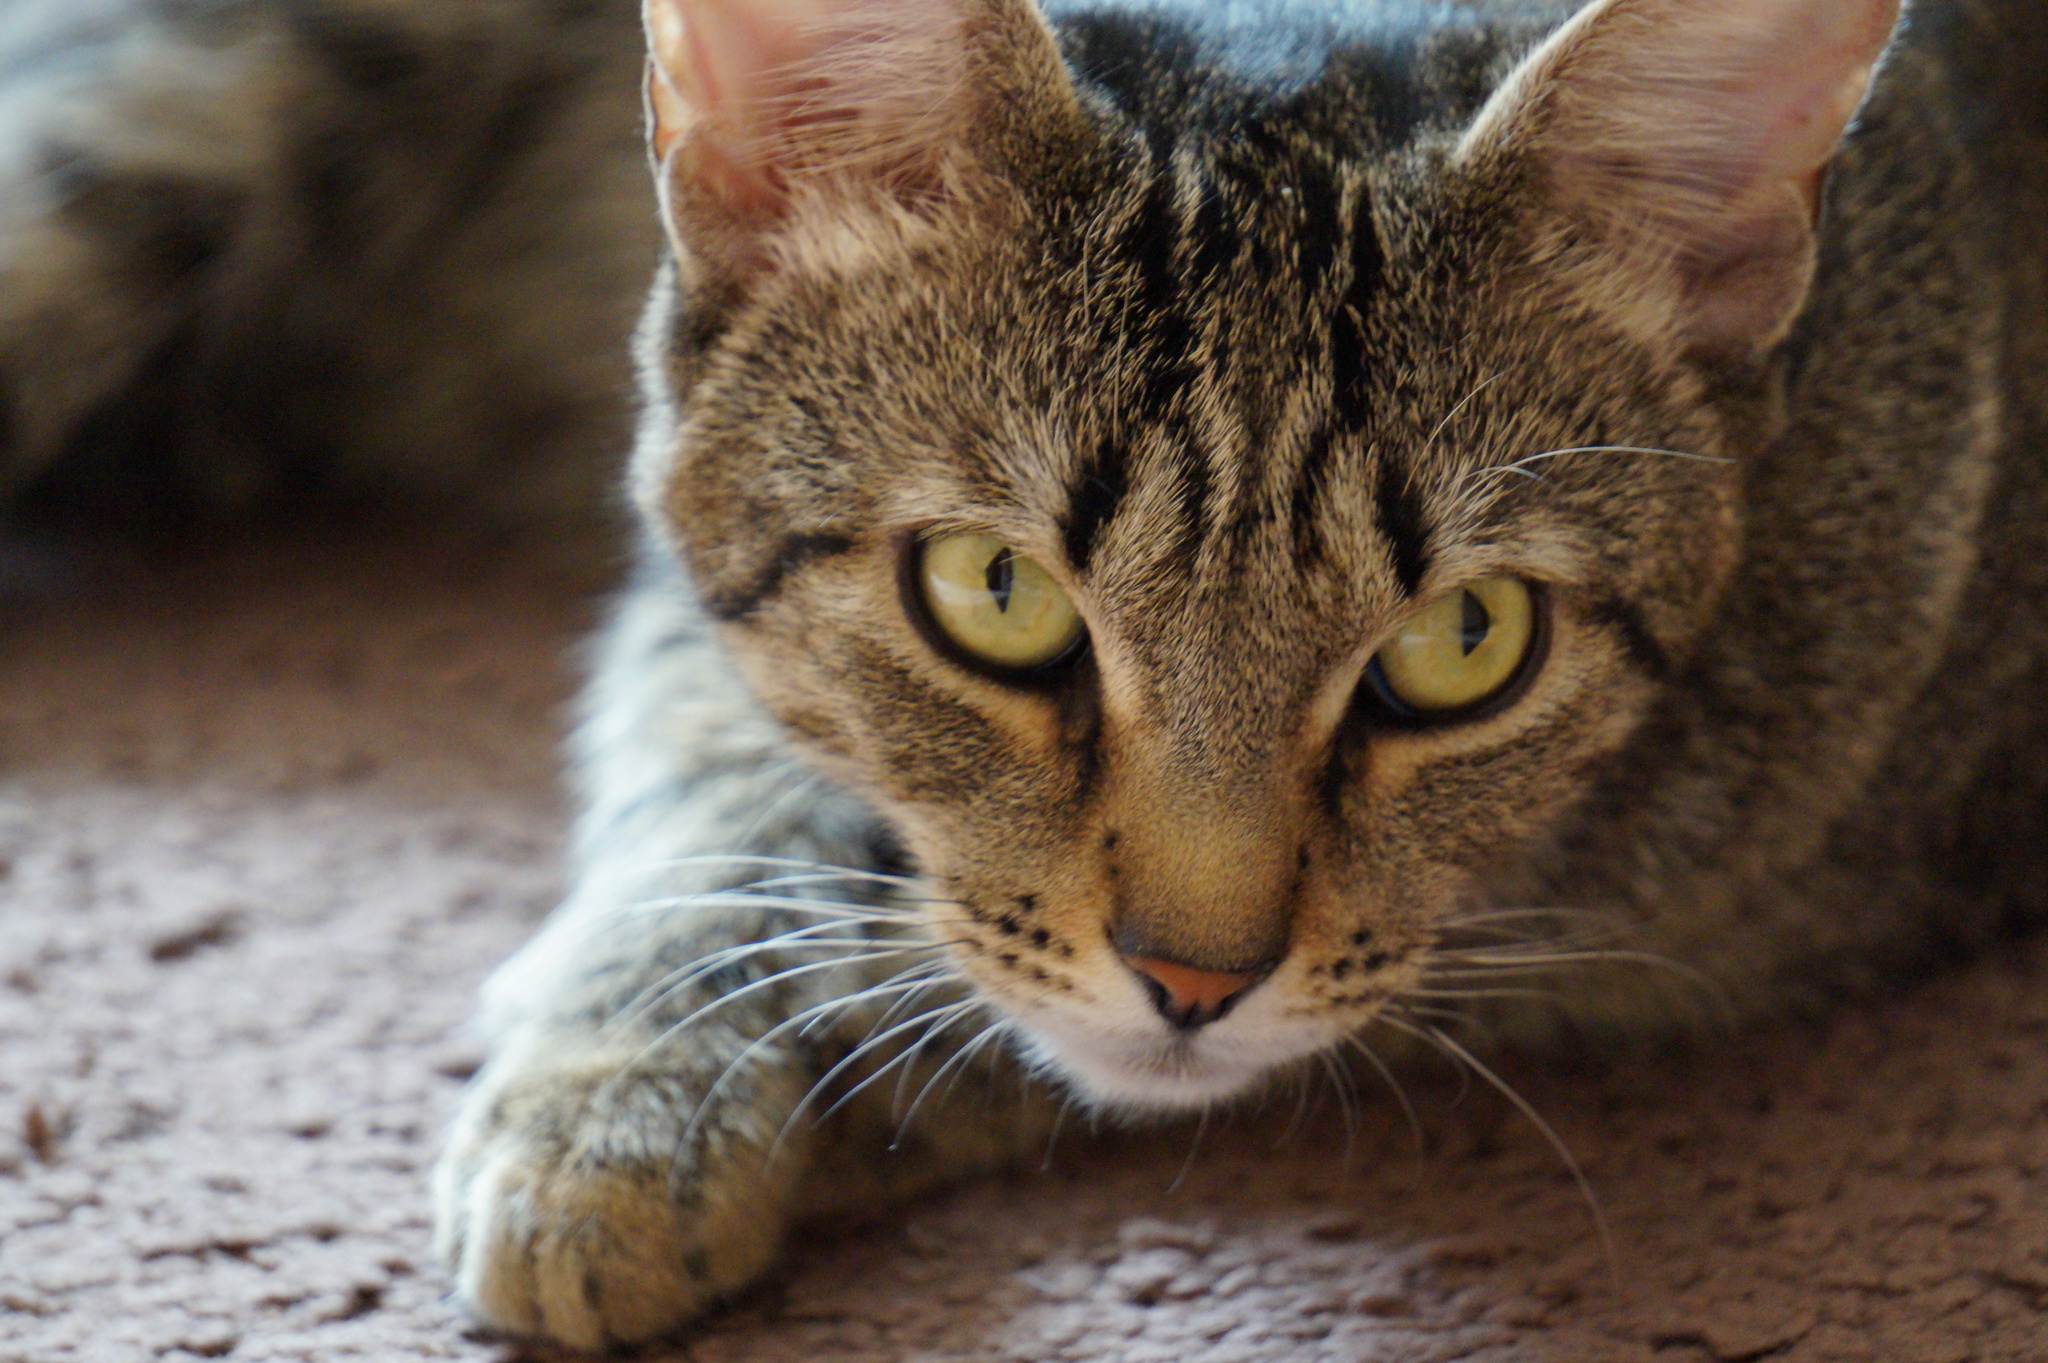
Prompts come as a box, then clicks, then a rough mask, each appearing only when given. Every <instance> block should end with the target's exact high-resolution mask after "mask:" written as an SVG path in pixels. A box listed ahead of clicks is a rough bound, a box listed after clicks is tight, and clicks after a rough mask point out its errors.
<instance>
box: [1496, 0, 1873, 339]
mask: <svg viewBox="0 0 2048 1363" xmlns="http://www.w3.org/2000/svg"><path fill="white" fill-rule="evenodd" d="M1898 14H1899V0H1593V3H1591V4H1589V5H1587V6H1586V8H1585V9H1584V10H1582V11H1580V13H1579V14H1578V15H1577V16H1576V17H1574V18H1573V19H1572V20H1571V21H1570V22H1568V23H1567V24H1565V25H1564V27H1563V28H1561V29H1559V30H1558V31H1557V32H1556V33H1555V34H1553V35H1552V36H1551V37H1550V39H1549V40H1548V41H1546V42H1544V43H1543V44H1542V45H1541V46H1539V47H1538V48H1537V49H1536V50H1535V51H1534V52H1533V53H1531V54H1530V55H1529V56H1528V57H1527V58H1525V59H1524V60H1523V61H1522V63H1521V64H1520V65H1519V66H1518V67H1516V68H1515V70H1514V72H1513V73H1512V74H1511V75H1510V76H1509V77H1508V79H1507V80H1506V81H1505V82H1503V83H1502V85H1501V87H1500V89H1499V90H1498V91H1496V92H1495V94H1494V96H1493V98H1492V99H1491V100H1489V101H1488V103H1487V104H1486V106H1485V107H1484V108H1483V109H1482V110H1481V112H1480V114H1479V117H1478V118H1477V119H1476V120H1475V121H1474V123H1473V125H1472V127H1471V129H1470V130H1469V131H1468V132H1467V133H1466V135H1465V137H1464V139H1463V141H1462V142H1461V143H1460V145H1459V148H1458V159H1459V160H1460V162H1461V163H1463V164H1464V165H1465V166H1466V167H1467V168H1468V169H1470V170H1472V171H1474V172H1475V173H1478V174H1480V175H1482V176H1485V177H1487V178H1490V179H1494V180H1497V181H1499V182H1501V183H1505V184H1511V185H1514V186H1516V187H1517V189H1516V197H1517V198H1519V199H1520V200H1521V202H1522V204H1523V205H1524V212H1523V214H1522V222H1523V224H1524V225H1525V227H1527V228H1528V229H1530V230H1531V231H1532V232H1533V234H1534V239H1533V243H1532V244H1533V246H1534V248H1535V249H1534V255H1535V259H1536V261H1537V263H1538V264H1539V265H1540V266H1541V267H1543V268H1546V269H1548V270H1551V271H1553V272H1554V273H1556V274H1559V275H1561V276H1564V277H1567V278H1570V279H1571V280H1573V281H1574V282H1575V283H1576V284H1577V285H1578V286H1579V288H1580V292H1581V293H1582V295H1584V296H1586V297H1587V298H1588V299H1589V301H1591V302H1592V303H1593V304H1594V306H1596V307H1598V308H1600V309H1602V310H1604V311H1605V312H1606V313H1607V314H1608V315H1609V316H1610V317H1611V318H1612V319H1614V320H1616V321H1618V322H1619V323H1620V324H1621V325H1622V326H1623V327H1624V328H1625V329H1626V330H1628V331H1630V332H1633V333H1635V334H1637V335H1638V336H1640V337H1642V338H1644V339H1648V340H1654V341H1670V342H1674V343H1676V344H1677V345H1679V346H1681V347H1683V348H1685V349H1687V350H1691V351H1696V352H1708V353H1718V354H1724V355H1727V354H1733V355H1738V356H1739V355H1745V354H1756V353H1758V352H1760V351H1761V350H1763V349H1765V348H1767V347H1768V346H1770V345H1771V344H1773V343H1774V342H1776V341H1777V340H1778V339H1779V338H1780V337H1782V336H1783V335H1784V333H1785V331H1786V329H1787V328H1788V327H1789V326H1790V325H1791V322H1792V319H1793V317H1794V316H1796V315H1797V312H1798V310H1799V307H1800V306H1801V304H1802V303H1803V302H1804V300H1805V296H1806V290H1807V287H1808V285H1809V283H1810V281H1811V279H1812V273H1813V260H1814V225H1815V219H1816V215H1817V213H1818V210H1819V202H1820V190H1821V180H1822V176H1823V174H1824V173H1825V170H1826V167H1827V164H1828V161H1829V159H1830V157H1831V156H1832V155H1833V153H1834V150H1835V147H1836V145H1837V144H1838V143H1839V142H1840V140H1841V137H1842V134H1843V132H1844V131H1845V129H1846V128H1847V127H1848V124H1849V121H1850V119H1851V118H1852V117H1853V116H1854V114H1855V112H1856V110H1857V108H1858V106H1859V105H1860V104H1861V103H1862V101H1863V97H1864V95H1865V93H1866V92H1867V91H1868V89H1869V86H1870V80H1871V73H1872V69H1873V67H1874V66H1875V64H1876V62H1877V60H1878V58H1879V56H1880V55H1881V54H1882V53H1883V51H1884V49H1885V45H1886V43H1887V42H1888V40H1889V39H1890V37H1891V34H1892V30H1893V26H1894V25H1895V24H1896V22H1897V20H1898Z"/></svg>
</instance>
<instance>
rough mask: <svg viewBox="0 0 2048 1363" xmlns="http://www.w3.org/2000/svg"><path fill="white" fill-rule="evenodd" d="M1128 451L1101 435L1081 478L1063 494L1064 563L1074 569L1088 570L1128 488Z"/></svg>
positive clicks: (1061, 525) (1062, 535) (1129, 476)
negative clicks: (1096, 545)
mask: <svg viewBox="0 0 2048 1363" xmlns="http://www.w3.org/2000/svg"><path fill="white" fill-rule="evenodd" d="M1130 459H1131V456H1130V450H1129V449H1128V448H1127V447H1126V446H1125V445H1124V443H1123V442H1122V441H1120V440H1115V439H1111V438H1108V437H1105V438H1104V439H1103V440H1102V442H1101V443H1100V444H1099V445H1097V446H1096V447H1095V457H1094V458H1093V459H1092V460H1090V461H1089V462H1088V465H1087V467H1085V468H1084V469H1083V470H1082V471H1081V479H1080V481H1079V482H1078V483H1076V484H1075V486H1074V489H1073V491H1072V492H1070V493H1069V494H1068V495H1067V514H1066V516H1065V518H1064V519H1063V520H1062V521H1061V524H1060V534H1061V538H1062V539H1063V541H1064V542H1065V546H1066V551H1067V562H1068V564H1070V565H1071V566H1072V567H1073V568H1074V569H1075V570H1076V571H1077V572H1086V571H1088V563H1089V560H1091V559H1092V558H1094V557H1095V543H1096V541H1097V540H1099V539H1101V538H1102V532H1103V531H1104V530H1105V529H1107V528H1108V526H1109V523H1110V522H1111V521H1113V520H1115V519H1116V513H1117V509H1118V508H1119V507H1121V506H1122V505H1123V500H1124V494H1125V493H1126V492H1128V491H1130V486H1131V466H1130Z"/></svg>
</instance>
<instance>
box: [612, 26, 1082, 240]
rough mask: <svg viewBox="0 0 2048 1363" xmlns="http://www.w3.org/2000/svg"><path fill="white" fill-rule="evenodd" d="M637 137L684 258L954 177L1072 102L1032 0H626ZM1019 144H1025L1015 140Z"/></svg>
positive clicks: (935, 190) (1055, 121)
mask: <svg viewBox="0 0 2048 1363" xmlns="http://www.w3.org/2000/svg"><path fill="white" fill-rule="evenodd" d="M643 16H644V18H645V21H646V27H647V39H648V50H649V60H648V70H647V114H648V138H649V146H650V149H651V151H652V154H653V158H654V161H655V166H656V182H657V187H658V189H659V192H660V195H661V199H662V210H663V217H664V219H665V220H666V223H667V225H668V229H669V232H670V236H671V239H672V240H673V241H674V242H675V245H676V247H677V249H678V251H679V252H680V253H682V254H683V255H684V256H685V257H686V258H694V260H695V263H697V264H698V265H700V266H702V267H706V268H710V269H713V270H718V271H721V272H723V273H727V274H731V273H733V272H741V273H744V272H745V271H746V269H747V268H749V265H750V263H758V261H759V257H760V247H761V245H762V242H763V241H764V239H765V238H767V237H768V236H770V235H771V234H773V233H774V232H775V231H777V230H778V229H779V228H781V227H783V226H785V225H786V224H788V223H789V222H790V221H791V220H792V219H794V218H797V217H800V216H801V215H803V214H805V213H807V212H817V211H823V212H826V213H838V214H842V215H843V214H844V213H846V212H847V211H848V210H849V209H857V208H859V207H862V206H864V205H865V206H872V205H874V204H876V203H882V202H889V201H894V202H897V203H907V204H913V205H914V204H916V203H917V202H919V201H930V200H933V199H935V198H938V197H943V196H944V195H946V194H948V193H950V192H955V191H957V190H958V189H959V188H960V186H961V184H962V183H963V179H964V177H969V176H971V174H972V173H973V171H974V169H975V168H976V167H977V166H986V165H988V164H990V163H991V162H994V161H1000V160H1001V159H1002V157H1003V156H1004V155H1006V154H1016V153H1017V151H1018V148H1017V147H1016V146H1014V145H1006V144H1014V143H1016V142H1018V141H1020V140H1021V141H1025V142H1029V141H1031V140H1033V137H1034V134H1035V133H1041V132H1043V131H1044V130H1045V129H1046V128H1048V127H1052V126H1056V125H1059V124H1063V123H1071V122H1072V121H1073V120H1074V119H1075V118H1076V117H1077V114H1078V104H1077V101H1076V97H1075V95H1074V91H1073V88H1072V85H1071V82H1070V81H1069V79H1068V76H1067V73H1066V68H1065V66H1064V64H1063V63H1062V62H1061V60H1060V57H1059V53H1058V50H1057V49H1056V47H1055V46H1054V44H1053V39H1052V34H1051V32H1050V31H1049V30H1048V29H1047V27H1046V25H1045V22H1044V20H1043V19H1042V18H1041V17H1040V15H1039V13H1038V10H1037V7H1036V6H1035V5H1034V4H1033V3H1032V0H643ZM1025 154H1028V150H1027V151H1026V153H1025Z"/></svg>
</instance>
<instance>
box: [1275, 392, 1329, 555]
mask: <svg viewBox="0 0 2048 1363" xmlns="http://www.w3.org/2000/svg"><path fill="white" fill-rule="evenodd" d="M1335 443H1336V440H1335V437H1334V436H1333V435H1332V433H1331V431H1330V427H1329V425H1328V424H1327V423H1325V424H1324V425H1321V426H1318V427H1317V428H1316V429H1315V432H1314V433H1313V434H1312V435H1310V436H1309V438H1308V448H1307V449H1306V450H1304V451H1302V456H1301V471H1300V472H1299V473H1298V474H1297V475H1296V476H1295V479H1294V497H1293V500H1292V502H1291V504H1290V505H1289V506H1288V508H1287V518H1288V519H1287V526H1288V530H1289V531H1290V533H1291V534H1292V535H1293V538H1294V549H1295V552H1296V553H1297V554H1299V555H1300V556H1301V558H1302V559H1303V560H1304V561H1314V560H1315V559H1317V558H1319V557H1321V555H1322V545H1323V537H1322V532H1321V530H1320V529H1319V527H1318V526H1317V523H1316V522H1317V518H1318V517H1319V516H1320V515H1321V514H1322V499H1323V487H1324V485H1325V484H1326V483H1328V482H1329V479H1330V455H1331V451H1332V449H1333V448H1334V446H1335Z"/></svg>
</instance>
